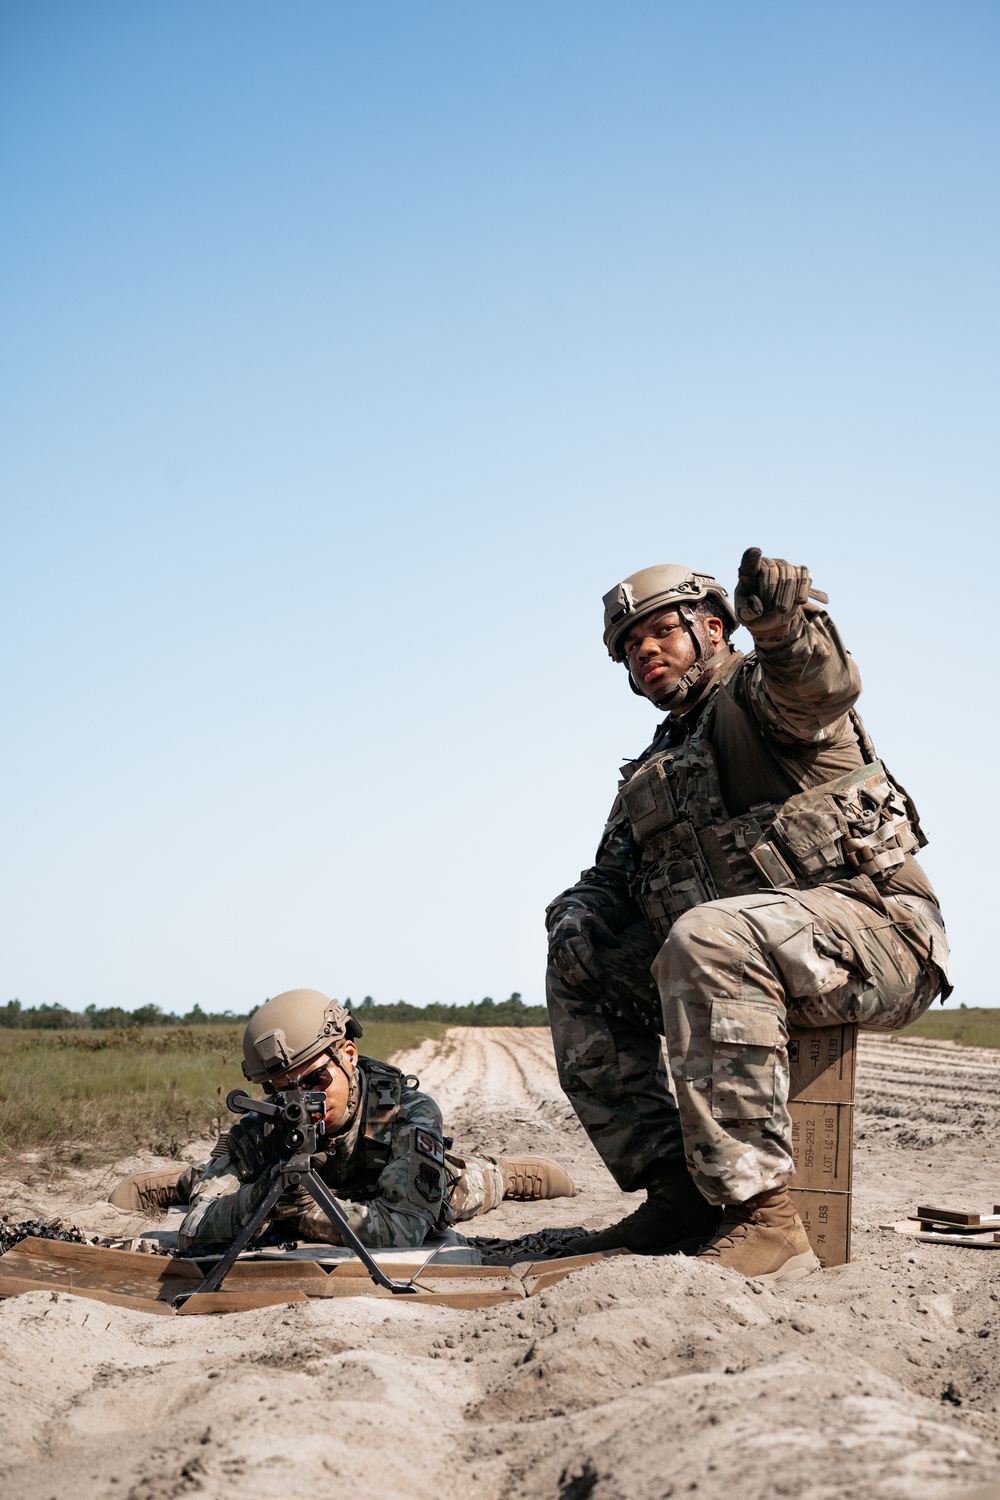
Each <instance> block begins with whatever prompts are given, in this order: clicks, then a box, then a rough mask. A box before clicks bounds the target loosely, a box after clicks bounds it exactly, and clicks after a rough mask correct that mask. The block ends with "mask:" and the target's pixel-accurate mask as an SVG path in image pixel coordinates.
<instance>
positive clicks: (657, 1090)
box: [546, 548, 950, 1282]
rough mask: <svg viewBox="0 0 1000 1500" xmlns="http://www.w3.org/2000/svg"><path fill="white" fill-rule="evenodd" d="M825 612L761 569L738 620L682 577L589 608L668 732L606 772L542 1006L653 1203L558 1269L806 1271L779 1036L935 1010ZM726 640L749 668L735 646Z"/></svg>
mask: <svg viewBox="0 0 1000 1500" xmlns="http://www.w3.org/2000/svg"><path fill="white" fill-rule="evenodd" d="M817 597H818V598H820V599H822V600H823V602H824V603H825V596H822V595H819V596H817V595H815V594H814V593H813V591H812V589H811V577H810V574H809V572H808V570H807V569H806V568H804V567H797V566H794V565H792V564H789V563H786V562H784V561H783V560H781V559H770V558H766V557H762V556H761V553H760V551H759V549H757V548H750V549H748V550H747V551H746V552H745V553H744V556H743V560H742V562H741V565H740V572H739V583H738V587H737V589H736V594H735V610H734V608H733V605H732V604H730V602H729V597H728V594H727V592H726V590H725V589H724V588H722V587H721V586H720V585H719V584H718V583H717V581H716V580H715V578H713V577H712V576H711V575H710V574H708V573H699V572H696V571H693V570H692V569H689V568H686V567H682V566H678V565H674V564H667V565H664V566H660V567H652V568H645V569H643V570H642V571H641V572H639V573H635V574H633V575H632V576H631V577H629V578H626V579H625V580H624V581H623V582H622V583H620V584H618V585H617V586H616V587H615V588H613V589H612V590H611V591H610V592H609V593H608V594H606V595H605V598H604V642H605V645H606V646H607V649H608V651H609V653H610V655H611V657H612V659H613V660H615V661H617V662H620V663H622V664H624V665H625V667H626V669H627V671H628V674H629V683H630V686H631V688H632V691H633V692H635V693H637V694H639V695H640V696H642V697H645V698H647V699H648V700H649V701H650V702H651V703H652V704H653V705H654V706H655V707H657V708H659V709H665V710H667V717H666V718H665V719H664V720H663V721H662V723H661V724H660V726H659V728H658V729H657V732H656V734H655V736H654V738H653V741H652V743H651V744H650V745H649V747H648V748H647V749H646V750H644V751H643V752H642V754H641V755H640V756H638V757H637V758H636V759H635V760H633V761H630V762H628V763H627V764H626V765H625V766H623V767H622V771H621V778H622V779H621V781H620V782H619V792H618V796H617V798H616V799H615V803H614V806H613V807H612V809H611V814H610V817H609V819H608V823H607V826H606V827H605V830H604V834H603V836H602V838H601V841H600V845H599V848H598V851H597V857H596V860H595V863H594V865H593V866H592V867H591V868H590V869H589V870H585V871H584V872H583V874H582V875H581V876H580V879H579V881H578V882H577V883H576V884H575V885H573V886H571V887H570V888H569V889H568V890H567V891H564V892H563V894H562V895H561V896H559V897H558V898H557V899H556V900H555V901H554V902H553V903H552V905H551V906H550V907H549V908H548V911H547V914H546V921H547V926H548V931H549V955H550V962H549V968H548V976H547V999H548V1007H549V1015H550V1019H551V1023H552V1033H553V1041H554V1044H555V1051H556V1060H557V1064H558V1068H559V1076H560V1080H561V1083H562V1086H563V1089H564V1090H565V1092H566V1094H567V1096H568V1097H569V1099H570V1101H571V1103H572V1104H573V1107H574V1109H575V1110H576V1113H577V1115H578V1116H579V1119H580V1121H581V1123H582V1124H583V1126H584V1128H585V1129H586V1131H587V1133H588V1135H589V1136H590V1138H591V1140H592V1141H593V1143H594V1145H595V1146H596V1147H597V1150H598V1151H599V1152H600V1154H601V1156H602V1157H603V1159H604V1161H605V1163H606V1165H607V1166H608V1168H609V1169H610V1171H611V1172H612V1174H613V1176H614V1177H615V1179H616V1181H617V1182H618V1184H619V1186H620V1187H622V1188H623V1189H624V1190H625V1191H635V1190H636V1189H640V1188H644V1189H645V1190H646V1193H647V1198H646V1201H645V1202H644V1203H643V1204H642V1205H641V1206H640V1207H639V1208H638V1209H637V1210H636V1211H635V1212H634V1213H632V1214H630V1215H629V1216H628V1217H627V1218H625V1219H623V1220H622V1221H621V1222H620V1223H618V1224H615V1225H612V1226H611V1227H610V1228H609V1229H607V1230H605V1231H602V1232H601V1233H598V1234H597V1235H596V1236H589V1237H587V1238H586V1239H585V1240H583V1239H581V1240H578V1241H575V1242H573V1243H572V1244H571V1245H570V1246H568V1247H567V1248H568V1251H569V1253H573V1251H575V1250H583V1249H585V1248H586V1249H588V1250H598V1249H612V1248H616V1247H624V1248H627V1249H630V1250H633V1251H637V1252H640V1253H645V1254H660V1253H666V1252H669V1251H671V1250H677V1249H678V1248H683V1249H685V1250H688V1251H691V1250H697V1253H698V1254H699V1255H700V1256H701V1257H702V1258H703V1259H706V1260H711V1261H714V1262H715V1263H716V1264H719V1265H723V1266H728V1267H731V1268H733V1269H735V1270H737V1271H740V1272H742V1273H743V1274H744V1275H747V1276H753V1277H756V1278H758V1279H760V1280H773V1281H779V1282H780V1281H788V1280H793V1279H795V1278H797V1277H799V1276H803V1275H807V1274H808V1273H809V1272H810V1271H811V1270H814V1269H816V1267H817V1266H818V1261H817V1260H816V1257H815V1256H814V1255H813V1253H812V1250H811V1248H810V1246H809V1242H808V1239H807V1237H806V1234H805V1230H804V1228H803V1226H802V1222H801V1220H800V1219H799V1217H798V1214H797V1213H796V1211H795V1208H794V1205H793V1203H792V1200H791V1198H790V1196H789V1193H788V1183H789V1180H790V1178H791V1176H792V1171H793V1161H792V1151H791V1120H790V1116H789V1113H788V1087H789V1075H788V1054H787V1040H788V1032H787V1028H788V1025H789V1024H790V1023H794V1024H795V1025H797V1026H810V1025H814V1026H825V1025H831V1024H834V1023H835V1022H838V1021H853V1022H858V1023H859V1024H860V1025H861V1026H862V1027H866V1028H869V1029H872V1030H886V1031H891V1030H896V1029H898V1028H900V1027H903V1026H906V1025H908V1024H909V1023H910V1022H911V1021H914V1020H916V1019H917V1018H918V1017H919V1016H920V1015H921V1014H922V1013H923V1012H924V1011H925V1010H926V1009H927V1007H928V1006H929V1005H930V1004H931V1002H932V1000H933V999H934V997H935V995H937V994H938V993H939V992H940V993H941V994H942V996H943V997H945V996H947V995H948V994H949V993H950V984H949V979H948V944H947V939H946V937H945V931H944V923H943V920H942V917H941V912H940V910H939V908H938V904H937V898H936V897H935V895H934V892H933V890H932V889H931V886H930V883H929V881H928V879H927V876H926V875H925V873H924V871H923V870H922V869H921V867H920V865H919V864H918V862H917V861H916V859H915V858H914V855H915V853H916V851H917V849H918V848H920V847H922V846H923V844H925V843H926V839H925V838H924V836H923V833H922V832H921V829H920V824H919V821H918V818H917V813H916V809H915V808H914V806H913V803H912V802H911V800H910V798H909V797H908V795H907V794H906V792H905V791H904V790H903V788H902V787H901V786H900V785H899V783H898V782H897V781H896V780H895V779H894V778H893V776H892V775H891V774H890V772H889V771H888V770H886V768H885V767H884V766H883V764H882V762H881V761H880V760H879V759H878V757H877V755H876V752H875V749H874V746H873V745H872V742H871V740H870V739H869V737H868V734H867V732H866V730H865V727H864V725H863V723H862V722H861V719H860V717H859V716H858V714H857V713H856V712H855V709H854V704H855V701H856V700H857V698H858V695H859V693H860V691H861V680H860V677H859V675H858V670H857V668H856V666H855V664H854V662H853V660H852V658H851V657H850V655H849V654H848V652H847V651H846V650H845V648H844V646H843V645H842V643H841V640H840V637H839V635H838V633H837V630H836V628H835V626H834V624H833V622H832V620H831V619H830V617H829V615H828V614H827V612H826V610H825V609H824V608H822V607H821V606H820V605H819V604H817V603H814V602H813V600H814V599H815V598H817ZM741 623H742V624H743V625H745V626H746V627H747V629H748V630H749V631H750V633H751V635H752V636H753V638H754V645H755V648H756V649H755V650H754V651H753V653H752V654H750V655H748V656H744V655H742V654H741V653H740V652H739V651H737V650H735V649H734V648H733V646H732V645H731V644H730V639H729V638H730V635H731V634H732V631H733V630H734V629H735V628H736V626H737V625H739V624H741ZM660 1035H663V1036H664V1037H665V1041H666V1050H667V1056H668V1060H669V1066H670V1071H671V1074H672V1077H673V1086H674V1090H675V1094H676V1097H675V1095H674V1094H672V1093H671V1090H670V1087H669V1083H668V1079H667V1074H666V1071H665V1069H664V1066H663V1060H662V1052H661V1047H660ZM699 1246H700V1247H701V1248H700V1249H699V1248H698V1247H699Z"/></svg>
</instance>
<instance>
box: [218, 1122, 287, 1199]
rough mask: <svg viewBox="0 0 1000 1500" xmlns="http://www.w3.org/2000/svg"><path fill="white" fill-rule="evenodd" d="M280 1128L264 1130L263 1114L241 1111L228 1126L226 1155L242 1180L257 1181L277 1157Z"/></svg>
mask: <svg viewBox="0 0 1000 1500" xmlns="http://www.w3.org/2000/svg"><path fill="white" fill-rule="evenodd" d="M278 1145H279V1142H278V1132H277V1131H276V1130H272V1131H271V1132H270V1133H269V1134H268V1135H265V1134H264V1121H263V1119H262V1118H261V1116H260V1115H251V1114H245V1115H240V1117H239V1119H238V1120H237V1121H236V1123H235V1125H231V1126H230V1128H229V1141H228V1144H227V1147H226V1151H227V1155H228V1156H229V1159H230V1161H231V1162H232V1164H233V1166H234V1167H235V1168H236V1175H237V1177H238V1178H239V1179H240V1181H241V1182H256V1181H257V1180H258V1178H261V1177H263V1175H264V1173H265V1172H266V1170H267V1169H268V1168H269V1167H271V1166H273V1165H274V1163H275V1162H276V1161H277V1160H278Z"/></svg>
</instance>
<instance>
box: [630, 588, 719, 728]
mask: <svg viewBox="0 0 1000 1500" xmlns="http://www.w3.org/2000/svg"><path fill="white" fill-rule="evenodd" d="M675 608H676V610H677V613H678V614H679V615H680V617H681V619H682V620H683V621H684V623H685V624H686V625H687V628H688V633H689V634H690V636H691V639H692V641H693V642H694V662H693V663H692V665H691V666H690V667H688V669H687V671H686V672H685V673H684V675H683V677H679V678H678V679H677V681H676V682H675V683H674V684H673V686H672V687H664V688H663V689H662V690H661V691H660V692H658V693H657V694H656V695H655V696H654V697H652V698H650V700H649V701H650V702H651V703H653V704H655V706H656V707H657V708H666V709H669V710H670V711H671V712H673V711H674V710H675V709H678V708H680V706H681V705H682V704H683V703H687V702H688V701H689V699H690V698H691V697H692V696H693V694H694V690H695V688H696V687H697V686H698V684H699V683H700V682H701V680H702V678H703V677H706V676H707V675H708V673H709V671H710V666H709V663H710V662H711V660H712V657H714V655H715V652H714V651H713V652H712V653H711V655H706V654H705V648H704V646H703V645H702V643H701V640H700V638H699V635H698V631H697V629H696V628H695V618H694V612H693V611H692V610H691V609H689V608H688V606H687V605H685V604H679V605H675ZM629 682H630V683H631V686H632V691H633V692H635V693H638V694H639V695H640V697H643V698H645V697H646V696H647V694H646V693H644V692H643V691H642V688H641V687H639V686H638V685H637V684H636V683H635V682H634V681H633V680H632V674H631V672H630V673H629Z"/></svg>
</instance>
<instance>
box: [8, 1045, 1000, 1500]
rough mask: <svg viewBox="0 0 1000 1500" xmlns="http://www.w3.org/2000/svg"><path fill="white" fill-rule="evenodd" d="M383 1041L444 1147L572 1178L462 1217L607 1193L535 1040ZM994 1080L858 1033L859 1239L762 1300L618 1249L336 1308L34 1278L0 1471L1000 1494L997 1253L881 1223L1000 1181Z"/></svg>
mask: <svg viewBox="0 0 1000 1500" xmlns="http://www.w3.org/2000/svg"><path fill="white" fill-rule="evenodd" d="M398 1061H400V1062H401V1064H402V1065H403V1066H405V1067H406V1068H407V1069H408V1070H409V1071H413V1072H417V1073H419V1074H420V1075H421V1079H422V1082H423V1085H424V1086H425V1087H426V1088H427V1090H428V1092H431V1093H433V1094H434V1095H435V1096H436V1097H437V1098H438V1099H439V1101H440V1102H441V1104H442V1106H443V1108H444V1110H445V1115H446V1119H447V1121H448V1128H449V1129H450V1130H452V1131H453V1132H454V1135H455V1137H456V1142H458V1143H463V1142H464V1143H466V1144H469V1145H481V1146H483V1147H485V1148H486V1149H491V1148H492V1149H494V1150H508V1151H511V1150H519V1149H524V1148H532V1149H535V1150H539V1151H543V1152H545V1153H547V1154H549V1155H553V1156H557V1157H559V1159H560V1160H562V1161H563V1162H564V1163H565V1164H566V1165H567V1166H568V1167H569V1168H570V1170H571V1171H572V1172H573V1174H574V1176H575V1177H576V1180H577V1182H578V1184H579V1187H580V1193H579V1195H578V1196H577V1197H576V1198H573V1199H568V1200H557V1201H555V1202H553V1203H551V1204H541V1205H535V1206H531V1205H527V1206H525V1205H516V1204H505V1205H504V1206H503V1207H502V1208H501V1209H500V1210H498V1211H497V1212H496V1213H495V1214H493V1215H491V1216H490V1217H489V1218H488V1219H484V1220H482V1221H479V1222H478V1223H475V1224H472V1225H470V1226H468V1227H469V1229H470V1230H480V1231H481V1232H482V1233H483V1234H496V1235H509V1236H513V1235H517V1234H520V1233H523V1232H526V1231H528V1230H533V1229H537V1228H540V1227H542V1226H543V1225H572V1224H583V1225H588V1226H589V1225H593V1226H597V1225H599V1224H603V1223H606V1222H608V1221H609V1220H611V1219H612V1218H615V1217H617V1216H619V1215H620V1214H621V1213H622V1212H623V1211H626V1210H627V1209H628V1207H629V1200H628V1199H627V1198H626V1197H624V1195H622V1194H621V1193H619V1192H618V1191H617V1189H616V1188H615V1187H614V1185H613V1184H612V1183H611V1180H610V1178H609V1177H608V1175H607V1173H606V1172H605V1171H604V1169H603V1167H602V1166H601V1164H600V1163H599V1161H598V1160H597V1158H596V1156H595V1154H594V1153H593V1151H592V1150H591V1148H590V1146H589V1144H588V1142H587V1141H586V1138H585V1137H584V1136H583V1133H582V1132H581V1131H580V1129H579V1127H578V1126H577V1125H576V1122H575V1119H574V1118H573V1116H572V1114H571V1112H570V1111H569V1110H568V1109H567V1107H566V1104H565V1102H564V1100H563V1098H562V1095H561V1094H560V1092H559V1088H558V1084H557V1082H556V1078H555V1072H554V1068H553V1063H552V1056H551V1049H550V1045H549V1039H548V1034H547V1033H546V1032H543V1031H504V1030H482V1031H479V1030H471V1029H462V1030H456V1031H453V1032H451V1033H449V1035H448V1036H447V1037H446V1038H445V1039H444V1040H443V1042H441V1043H438V1044H425V1045H424V1047H422V1048H421V1049H419V1051H418V1052H417V1053H411V1054H409V1055H408V1056H407V1057H405V1058H403V1059H398ZM998 1095H1000V1055H998V1054H993V1053H984V1052H979V1051H975V1050H973V1049H969V1048H962V1047H957V1046H949V1045H941V1044H927V1043H921V1042H917V1041H900V1040H896V1041H891V1040H880V1039H876V1038H872V1037H866V1038H865V1039H864V1041H863V1045H862V1052H861V1062H860V1066H859V1089H858V1099H859V1106H858V1129H857V1136H858V1145H857V1159H856V1160H857V1168H856V1215H855V1254H856V1259H855V1261H854V1263H853V1264H852V1265H850V1266H845V1267H842V1268H840V1269H838V1270H835V1271H828V1272H824V1273H822V1274H820V1275H818V1276H814V1277H812V1278H810V1279H808V1280H807V1281H805V1282H801V1283H798V1284H797V1285H796V1286H794V1287H792V1288H790V1289H788V1290H787V1291H784V1292H769V1291H760V1290H758V1289H755V1288H754V1287H753V1286H751V1285H748V1284H747V1283H745V1282H743V1281H741V1280H740V1279H739V1278H738V1277H736V1276H734V1275H732V1274H731V1273H728V1272H722V1271H719V1270H717V1269H715V1268H713V1267H710V1266H706V1265H701V1264H698V1263H696V1262H693V1261H690V1260H684V1259H659V1260H657V1259H639V1258H633V1257H627V1258H626V1257H623V1258H621V1259H620V1260H615V1261H609V1262H605V1263H604V1264H602V1265H599V1266H596V1267H594V1268H593V1269H591V1270H587V1271H584V1272H582V1273H580V1274H578V1275H577V1276H575V1277H573V1278H571V1280H569V1281H568V1282H566V1283H565V1284H563V1285H562V1286H560V1287H557V1288H554V1289H552V1290H551V1291H550V1292H548V1293H546V1294H544V1295H543V1296H541V1297H538V1298H534V1299H532V1300H531V1301H530V1302H527V1303H523V1304H514V1305H510V1304H508V1305H505V1306H502V1307H498V1308H495V1309H490V1310H487V1311H485V1312H454V1311H445V1310H438V1309H427V1308H415V1307H408V1308H407V1307H398V1306H395V1307H393V1308H392V1309H391V1310H389V1309H387V1308H386V1307H385V1306H384V1305H383V1304H381V1303H378V1302H371V1301H365V1300H363V1299H359V1300H357V1301H350V1302H344V1301H339V1300H336V1301H330V1302H311V1303H304V1304H297V1305H294V1306H291V1307H288V1308H280V1309H271V1310H266V1311H262V1312H253V1313H244V1314H239V1315H234V1316H231V1317H228V1318H215V1319H212V1318H202V1319H199V1318H191V1319H177V1320H173V1319H167V1318H152V1317H148V1316H146V1315H144V1314H140V1313H133V1312H129V1311H126V1310H124V1309H119V1308H113V1307H107V1308H105V1307H99V1306H95V1304H94V1303H88V1302H84V1301H79V1300H76V1301H75V1300H74V1299H72V1298H70V1297H66V1296H59V1297H57V1298H56V1299H55V1300H53V1299H52V1298H51V1297H50V1295H49V1294H48V1293H32V1294H30V1295H29V1296H27V1297H21V1298H17V1299H14V1300H10V1301H7V1302H4V1303H2V1304H0V1337H2V1339H3V1346H4V1351H5V1369H4V1393H3V1394H4V1399H3V1407H2V1409H3V1417H2V1418H0V1421H2V1423H3V1436H4V1445H3V1454H2V1459H0V1492H2V1493H3V1494H4V1495H5V1496H7V1497H9V1500H29V1497H30V1500H39V1497H40V1500H48V1497H49V1496H52V1497H55V1496H57V1495H60V1496H61V1495H63V1494H66V1493H72V1495H73V1496H74V1500H97V1497H101V1500H103V1497H105V1496H109V1495H119V1496H122V1497H123V1500H174V1497H178V1496H185V1495H188V1494H190V1495H206V1496H219V1497H225V1500H229V1497H233V1500H236V1497H237V1496H241V1495H245V1494H246V1493H247V1488H248V1486H249V1487H251V1488H252V1489H253V1490H254V1491H257V1490H261V1489H274V1488H276V1487H278V1486H281V1487H283V1488H284V1487H292V1486H294V1487H296V1488H297V1489H301V1490H302V1491H303V1492H308V1493H310V1494H311V1495H313V1496H315V1497H316V1500H325V1497H327V1496H329V1497H331V1500H332V1497H333V1496H340V1495H341V1494H345V1493H348V1492H350V1493H356V1492H359V1491H361V1492H365V1493H376V1494H378V1495H379V1496H385V1497H390V1500H395V1497H400V1500H403V1497H405V1500H420V1497H424V1496H426V1497H428V1500H431V1497H434V1500H440V1497H451V1496H453V1495H454V1496H459V1495H461V1496H466V1495H468V1496H474V1497H480V1496H481V1497H483V1500H501V1497H503V1500H507V1497H511V1500H529V1497H530V1500H590V1497H593V1500H662V1497H666V1496H681V1495H688V1494H691V1495H695V1496H701V1497H702V1500H730V1497H732V1496H733V1495H735V1494H738V1495H739V1497H740V1500H757V1497H758V1496H760V1497H763V1496H768V1497H770V1496H771V1495H774V1494H778V1495H791V1496H803V1497H809V1500H841V1497H843V1500H848V1497H850V1500H856V1497H858V1496H865V1497H867V1496H869V1495H875V1496H886V1497H890V1500H896V1497H899V1500H903V1497H907V1500H910V1497H916V1500H924V1497H926V1500H951V1497H958V1496H965V1497H967V1500H972V1497H973V1496H974V1495H975V1496H976V1497H977V1500H978V1497H980V1496H983V1497H985V1496H987V1495H989V1496H991V1497H995V1496H1000V1486H997V1485H995V1484H994V1481H996V1479H997V1477H998V1476H1000V1451H998V1450H1000V1411H998V1407H1000V1396H998V1391H997V1375H998V1372H1000V1355H998V1344H1000V1250H998V1251H996V1252H992V1251H977V1250H971V1249H970V1250H964V1249H951V1248H947V1249H946V1248H943V1247H931V1246H918V1245H914V1244H913V1243H912V1242H911V1241H908V1240H906V1239H904V1238H902V1237H900V1236H897V1235H893V1234H891V1233H886V1232H884V1231H883V1230H882V1229H880V1228H879V1226H880V1225H881V1224H884V1223H888V1222H890V1221H891V1220H892V1219H893V1218H897V1217H901V1216H903V1215H904V1214H905V1213H906V1212H908V1211H910V1210H912V1208H913V1207H914V1206H915V1204H916V1201H917V1199H918V1198H921V1197H923V1198H926V1197H927V1196H928V1195H932V1196H937V1197H941V1196H947V1197H948V1198H961V1199H967V1200H970V1201H971V1202H973V1203H975V1204H983V1205H992V1204H993V1202H994V1201H997V1202H1000V1191H998V1188H1000V1170H998V1169H1000V1160H998V1157H1000V1151H998V1146H997V1142H996V1137H995V1132H993V1131H991V1129H990V1125H991V1122H992V1120H993V1119H994V1118H995V1110H994V1106H995V1104H996V1102H997V1098H998ZM125 1165H130V1164H125ZM113 1175H114V1174H105V1176H104V1178H103V1179H100V1178H98V1177H97V1176H96V1175H93V1174H92V1175H91V1176H89V1177H87V1176H84V1175H82V1174H81V1175H78V1176H76V1177H75V1178H70V1179H63V1180H62V1182H58V1183H48V1184H46V1183H45V1182H44V1181H42V1180H38V1181H36V1182H35V1183H34V1184H33V1185H31V1186H26V1185H24V1184H23V1183H17V1182H12V1183H8V1184H6V1185H5V1196H4V1198H3V1200H2V1201H0V1210H2V1211H3V1212H6V1213H10V1214H12V1215H13V1216H15V1217H26V1216H27V1214H28V1212H29V1211H39V1210H41V1211H44V1212H46V1213H52V1212H64V1213H66V1214H67V1215H68V1216H69V1217H72V1218H74V1219H75V1220H76V1221H77V1222H79V1223H81V1224H83V1225H85V1226H86V1227H88V1228H89V1227H93V1228H96V1229H102V1230H105V1231H106V1230H107V1228H108V1227H109V1226H110V1224H111V1223H112V1222H113V1223H114V1226H115V1228H116V1230H118V1232H124V1226H125V1224H126V1223H128V1221H125V1220H123V1219H122V1216H120V1215H117V1214H115V1212H114V1210H111V1209H110V1208H107V1207H106V1206H103V1205H101V1204H100V1201H99V1200H100V1198H101V1196H102V1194H105V1193H106V1191H107V1182H108V1180H109V1179H110V1177H112V1176H113ZM636 1201H638V1200H636ZM135 1227H136V1228H138V1227H139V1226H138V1223H136V1224H135ZM982 1485H988V1486H989V1488H987V1489H980V1488H979V1486H982Z"/></svg>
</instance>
